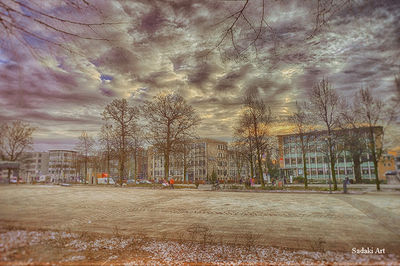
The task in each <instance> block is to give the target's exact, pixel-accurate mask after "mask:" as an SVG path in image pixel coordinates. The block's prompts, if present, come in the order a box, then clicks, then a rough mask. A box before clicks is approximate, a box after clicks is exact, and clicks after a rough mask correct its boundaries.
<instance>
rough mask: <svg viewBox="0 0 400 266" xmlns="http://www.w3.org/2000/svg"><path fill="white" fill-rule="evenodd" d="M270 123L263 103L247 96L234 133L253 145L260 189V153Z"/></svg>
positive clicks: (268, 110)
mask: <svg viewBox="0 0 400 266" xmlns="http://www.w3.org/2000/svg"><path fill="white" fill-rule="evenodd" d="M271 123H272V114H271V109H270V108H269V107H268V106H267V105H266V104H265V103H264V101H262V100H260V99H257V98H256V96H255V95H254V94H250V95H248V96H247V97H246V98H245V101H244V107H243V109H242V113H241V114H240V117H239V121H238V126H237V132H236V133H237V135H241V136H247V137H248V141H249V143H251V144H252V145H254V150H255V155H256V160H257V166H258V168H257V170H258V176H259V180H260V183H261V186H262V187H264V186H265V184H264V177H263V170H262V169H263V167H262V155H263V154H262V153H263V149H264V147H265V145H266V144H267V141H268V136H269V127H270V126H271Z"/></svg>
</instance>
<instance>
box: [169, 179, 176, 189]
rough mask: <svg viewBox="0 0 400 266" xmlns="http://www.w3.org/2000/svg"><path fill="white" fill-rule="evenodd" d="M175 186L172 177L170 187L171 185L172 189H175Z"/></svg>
mask: <svg viewBox="0 0 400 266" xmlns="http://www.w3.org/2000/svg"><path fill="white" fill-rule="evenodd" d="M174 184H175V180H174V179H173V178H172V177H171V179H170V180H169V185H170V187H171V189H174Z"/></svg>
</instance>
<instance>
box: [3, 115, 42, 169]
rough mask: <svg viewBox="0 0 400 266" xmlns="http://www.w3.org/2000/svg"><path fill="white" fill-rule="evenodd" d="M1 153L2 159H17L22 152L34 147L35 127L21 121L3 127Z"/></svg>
mask: <svg viewBox="0 0 400 266" xmlns="http://www.w3.org/2000/svg"><path fill="white" fill-rule="evenodd" d="M1 131H2V134H1V140H0V145H1V146H0V155H1V159H2V160H9V161H16V160H18V159H19V158H20V157H21V155H22V153H23V152H24V151H26V150H28V149H31V148H32V145H33V138H32V134H33V132H34V131H35V128H33V127H31V126H30V125H29V124H26V123H23V122H21V121H14V122H11V123H10V124H4V125H2V127H1Z"/></svg>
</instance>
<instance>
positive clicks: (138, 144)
mask: <svg viewBox="0 0 400 266" xmlns="http://www.w3.org/2000/svg"><path fill="white" fill-rule="evenodd" d="M128 145H129V148H130V153H131V154H132V155H133V164H134V170H133V171H134V173H133V177H134V180H135V182H136V181H137V177H138V167H139V165H138V161H139V158H140V157H141V156H142V154H141V153H140V149H141V148H142V147H143V132H142V130H140V129H139V127H137V128H136V131H135V134H132V136H131V138H129V144H128ZM140 159H143V158H140Z"/></svg>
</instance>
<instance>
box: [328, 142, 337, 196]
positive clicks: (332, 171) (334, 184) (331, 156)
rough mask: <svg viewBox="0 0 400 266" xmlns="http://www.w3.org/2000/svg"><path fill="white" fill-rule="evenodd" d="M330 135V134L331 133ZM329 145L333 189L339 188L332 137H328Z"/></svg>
mask: <svg viewBox="0 0 400 266" xmlns="http://www.w3.org/2000/svg"><path fill="white" fill-rule="evenodd" d="M329 136H330V134H329ZM328 145H329V159H330V163H331V173H332V181H333V190H337V182H336V172H335V158H334V157H333V151H332V141H331V139H330V138H329V139H328Z"/></svg>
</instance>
